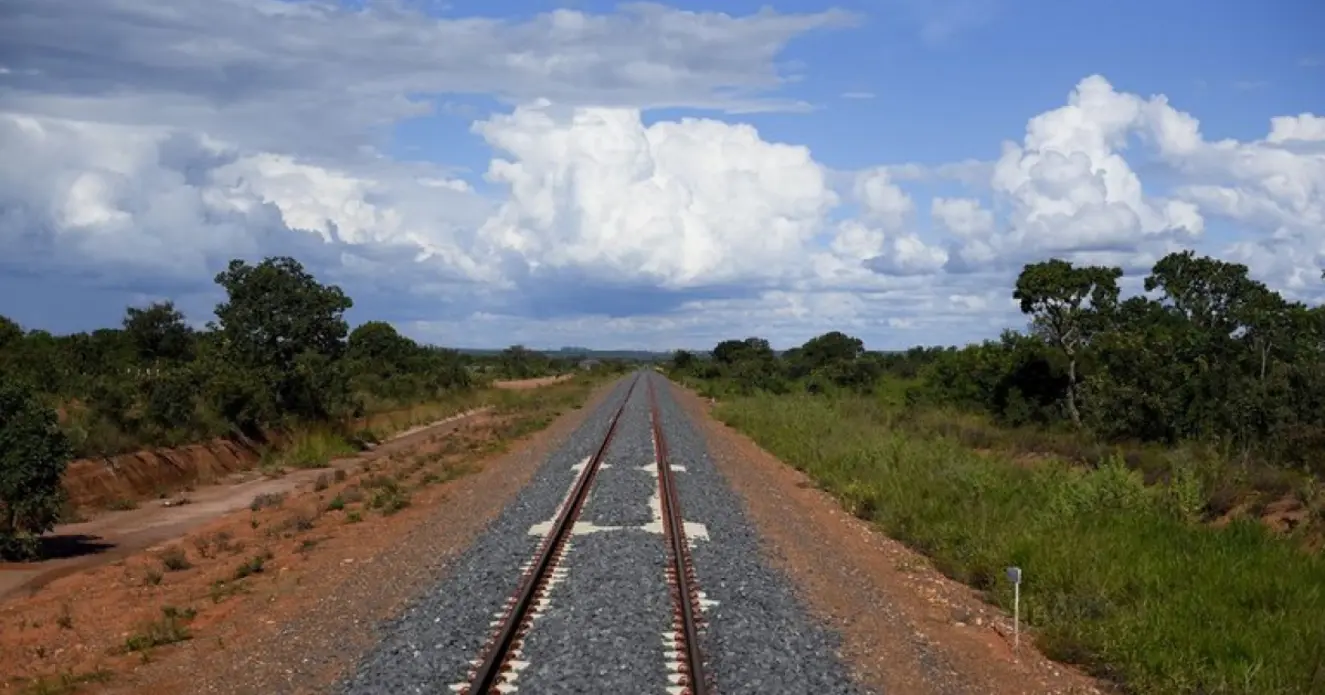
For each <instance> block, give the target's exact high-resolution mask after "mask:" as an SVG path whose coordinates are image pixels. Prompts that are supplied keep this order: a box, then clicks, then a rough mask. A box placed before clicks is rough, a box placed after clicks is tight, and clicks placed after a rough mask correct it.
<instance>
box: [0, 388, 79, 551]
mask: <svg viewBox="0 0 1325 695" xmlns="http://www.w3.org/2000/svg"><path fill="white" fill-rule="evenodd" d="M72 456H73V451H72V449H71V448H70V446H69V440H68V439H67V438H66V437H65V435H64V433H63V432H61V431H60V429H59V428H58V427H57V426H56V418H55V413H54V412H52V411H51V410H49V409H47V408H43V407H42V406H41V405H40V404H39V403H38V402H37V399H36V398H35V396H34V395H33V394H32V393H31V392H30V391H29V390H28V389H27V388H24V387H21V386H19V385H18V384H16V383H14V382H12V381H10V380H8V379H5V378H4V377H3V376H0V556H10V557H13V556H31V554H32V552H33V551H34V550H35V547H36V539H37V537H38V536H40V535H41V534H42V533H45V532H46V531H49V530H51V529H52V528H54V527H55V521H56V519H58V518H59V514H60V509H61V508H62V507H63V505H64V499H65V498H64V488H62V487H61V485H60V478H61V476H62V475H64V469H65V467H66V466H68V464H69V459H70V458H72Z"/></svg>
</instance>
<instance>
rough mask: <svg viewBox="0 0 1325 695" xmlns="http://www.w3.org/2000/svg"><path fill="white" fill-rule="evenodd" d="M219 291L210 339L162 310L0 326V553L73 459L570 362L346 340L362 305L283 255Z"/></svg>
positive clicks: (263, 429) (289, 422)
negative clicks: (92, 323)
mask: <svg viewBox="0 0 1325 695" xmlns="http://www.w3.org/2000/svg"><path fill="white" fill-rule="evenodd" d="M215 281H216V283H217V284H218V285H219V286H220V287H221V288H222V289H223V290H224V291H225V295H226V298H225V301H223V302H221V303H220V304H218V305H217V306H216V308H215V318H214V320H213V321H210V322H208V323H207V324H206V326H205V328H203V329H201V330H197V329H194V328H193V327H191V326H190V325H189V323H188V322H187V321H186V318H185V316H184V315H183V314H182V313H181V312H180V311H179V310H178V309H176V307H175V306H174V304H173V303H172V302H168V301H167V302H156V303H152V304H149V305H147V306H143V307H129V308H128V309H127V310H126V311H125V314H124V317H123V320H122V321H121V324H120V326H119V327H117V328H103V329H98V330H94V331H90V332H81V333H74V334H71V335H52V334H51V333H49V332H47V331H43V330H35V329H34V330H24V329H23V328H22V327H21V326H19V325H18V324H17V323H15V322H14V321H12V320H10V319H8V318H6V317H4V316H0V554H5V553H6V549H8V551H9V554H15V549H16V548H17V547H18V546H17V545H15V544H16V543H18V542H19V540H20V539H22V540H23V543H24V544H26V545H25V547H27V548H28V549H29V550H30V545H31V540H32V538H33V536H34V535H35V534H39V533H41V532H43V531H45V530H47V529H49V528H50V526H51V524H52V523H54V520H55V518H56V515H57V514H58V513H59V510H60V508H61V499H62V498H61V496H60V489H61V488H60V477H61V475H62V474H63V471H64V469H65V467H66V464H67V462H68V461H69V460H70V459H71V458H72V457H75V456H102V455H111V454H116V453H122V452H127V451H132V450H135V449H140V448H144V447H153V446H174V445H179V444H184V443H190V442H197V441H202V440H205V439H209V438H212V437H219V436H244V437H248V438H252V439H256V440H259V441H261V440H262V439H264V438H266V436H267V435H269V434H271V433H273V432H279V431H284V430H288V429H290V428H292V427H295V426H297V425H300V424H310V423H332V424H336V425H344V424H347V423H348V422H349V421H350V420H352V419H353V418H356V417H359V416H362V415H364V414H366V413H368V412H379V411H382V410H388V409H392V408H398V407H407V406H409V405H413V404H417V403H421V402H426V401H431V400H437V399H440V398H442V397H444V396H446V395H447V394H449V393H454V392H457V391H463V390H466V389H470V388H472V387H474V386H475V385H477V384H478V383H480V382H483V381H486V380H489V379H492V378H517V379H518V378H529V377H538V376H545V375H550V374H556V373H561V372H565V371H568V370H571V369H573V368H574V367H575V363H574V362H573V361H572V360H569V359H552V358H549V357H547V356H545V355H543V354H541V353H538V352H535V351H532V350H528V349H525V348H523V347H521V346H518V345H517V346H512V347H510V348H507V349H506V350H504V351H502V352H501V353H499V354H496V355H492V356H484V357H479V356H472V355H465V354H462V353H460V352H458V351H456V350H451V349H446V348H439V347H434V346H429V345H421V344H419V343H417V342H415V341H414V340H411V339H410V338H408V337H406V336H403V335H401V334H400V333H399V332H397V331H396V329H395V328H393V327H392V326H391V325H390V324H388V323H384V322H381V321H370V322H367V323H364V324H362V325H360V326H358V327H356V328H355V329H354V330H350V328H349V324H348V323H347V321H346V320H345V312H346V310H348V309H350V308H351V307H353V305H354V302H353V300H351V299H350V297H349V296H347V295H346V294H345V293H344V292H343V291H342V290H341V288H339V287H337V286H335V285H327V284H323V283H320V282H318V281H317V279H316V278H314V277H313V275H312V274H310V273H309V272H308V271H307V270H305V269H304V267H303V266H302V265H301V264H300V263H299V262H298V261H297V260H295V259H293V258H289V257H271V258H267V259H265V260H263V261H262V262H260V263H256V264H250V263H247V262H244V261H240V260H235V261H231V262H230V263H229V265H228V266H227V267H226V268H225V270H223V271H221V272H220V273H218V274H217V275H216V276H215Z"/></svg>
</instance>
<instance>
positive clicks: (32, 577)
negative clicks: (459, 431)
mask: <svg viewBox="0 0 1325 695" xmlns="http://www.w3.org/2000/svg"><path fill="white" fill-rule="evenodd" d="M485 410H486V409H478V410H472V411H469V412H465V413H460V414H459V415H453V416H451V417H448V418H444V419H442V420H439V421H437V422H434V423H430V424H426V425H421V426H418V427H415V428H412V429H410V430H407V431H405V432H401V433H400V434H398V435H396V436H394V437H392V438H391V439H389V440H388V441H386V442H383V443H382V444H381V445H380V446H377V447H375V448H373V450H371V451H366V452H363V453H362V454H359V455H357V456H352V457H347V458H342V459H336V460H333V461H331V462H330V463H328V464H327V466H328V468H327V469H307V470H297V471H292V472H289V473H286V474H285V475H283V476H281V477H279V478H268V477H265V476H264V475H263V474H262V473H261V472H259V471H255V470H249V471H243V472H240V473H237V474H235V475H233V476H230V477H229V478H227V479H226V480H222V481H220V482H217V483H216V484H213V485H207V486H201V487H198V488H196V489H194V490H192V491H189V492H184V493H181V494H179V495H175V496H173V497H170V498H168V499H165V500H155V501H151V502H145V503H144V504H142V505H141V506H139V507H138V508H137V509H129V510H123V511H107V512H102V513H100V514H98V515H97V516H96V517H95V518H93V519H91V520H88V521H84V522H80V523H75V524H62V525H60V526H57V527H56V528H55V530H54V531H52V532H51V533H49V534H47V536H46V538H45V539H44V544H45V546H46V552H45V556H46V557H47V558H49V559H47V560H44V561H42V562H32V563H0V600H4V599H5V598H6V597H8V596H11V595H14V594H17V593H20V592H22V591H29V592H30V591H35V590H37V589H40V588H41V587H43V586H45V585H46V584H48V583H50V582H51V581H53V580H55V579H58V578H60V577H64V576H68V575H70V574H73V573H75V572H79V571H82V570H86V569H89V568H91V567H95V566H98V565H104V564H107V563H110V562H115V561H117V560H121V559H123V558H125V557H127V556H129V555H131V554H133V553H135V552H138V551H140V550H142V549H144V548H148V547H150V546H153V545H157V544H160V543H163V542H165V541H168V540H171V539H174V538H179V537H181V536H183V535H185V534H187V533H188V532H190V531H193V530H195V529H197V528H199V527H201V526H203V525H204V524H206V523H207V522H209V521H212V520H214V519H216V518H218V517H220V516H223V515H225V514H229V513H231V512H234V511H237V510H240V509H244V508H246V507H248V506H249V504H250V503H251V502H252V501H253V498H254V497H257V496H258V495H264V494H266V495H283V494H289V493H291V492H294V491H295V490H296V489H299V488H307V487H310V486H312V485H313V484H314V482H315V481H316V480H317V478H318V477H319V476H321V475H323V474H324V473H325V472H326V471H327V470H328V469H344V470H349V469H351V468H353V467H355V466H358V465H360V464H362V463H363V462H364V461H372V460H374V459H377V458H380V457H382V456H388V455H390V454H392V453H394V452H397V451H400V450H402V449H407V448H410V447H412V446H416V445H417V444H418V443H419V441H421V440H423V439H425V438H427V437H431V436H438V435H443V434H446V433H448V432H450V431H452V430H454V429H455V428H456V427H457V426H458V425H459V424H460V423H461V422H462V421H463V420H465V419H468V418H471V417H474V416H475V415H478V414H479V413H482V412H484V411H485ZM181 502H186V503H183V504H181Z"/></svg>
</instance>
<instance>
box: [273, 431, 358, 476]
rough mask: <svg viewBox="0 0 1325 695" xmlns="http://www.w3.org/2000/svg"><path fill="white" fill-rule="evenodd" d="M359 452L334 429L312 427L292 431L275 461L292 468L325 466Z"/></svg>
mask: <svg viewBox="0 0 1325 695" xmlns="http://www.w3.org/2000/svg"><path fill="white" fill-rule="evenodd" d="M358 452H359V448H358V447H356V446H354V445H353V444H351V443H350V442H349V441H348V440H347V439H346V438H345V437H344V436H342V435H341V434H338V433H337V432H335V431H333V430H332V429H330V428H325V427H310V428H306V429H299V430H296V431H295V432H294V433H292V434H291V435H290V438H289V440H287V441H285V442H283V443H282V445H281V447H280V449H279V451H278V452H276V453H275V456H276V461H275V462H274V463H276V464H277V465H280V466H289V467H290V468H323V467H325V466H326V465H327V464H328V463H329V462H330V461H331V460H332V459H336V458H343V457H346V456H353V455H355V454H357V453H358ZM269 463H272V462H269Z"/></svg>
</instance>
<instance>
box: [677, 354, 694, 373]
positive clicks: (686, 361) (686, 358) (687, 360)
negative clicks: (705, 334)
mask: <svg viewBox="0 0 1325 695" xmlns="http://www.w3.org/2000/svg"><path fill="white" fill-rule="evenodd" d="M694 364H695V353H693V352H690V351H689V350H677V351H676V352H673V353H672V369H675V370H676V371H678V372H683V371H686V370H688V369H690V368H691V367H693V366H694Z"/></svg>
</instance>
